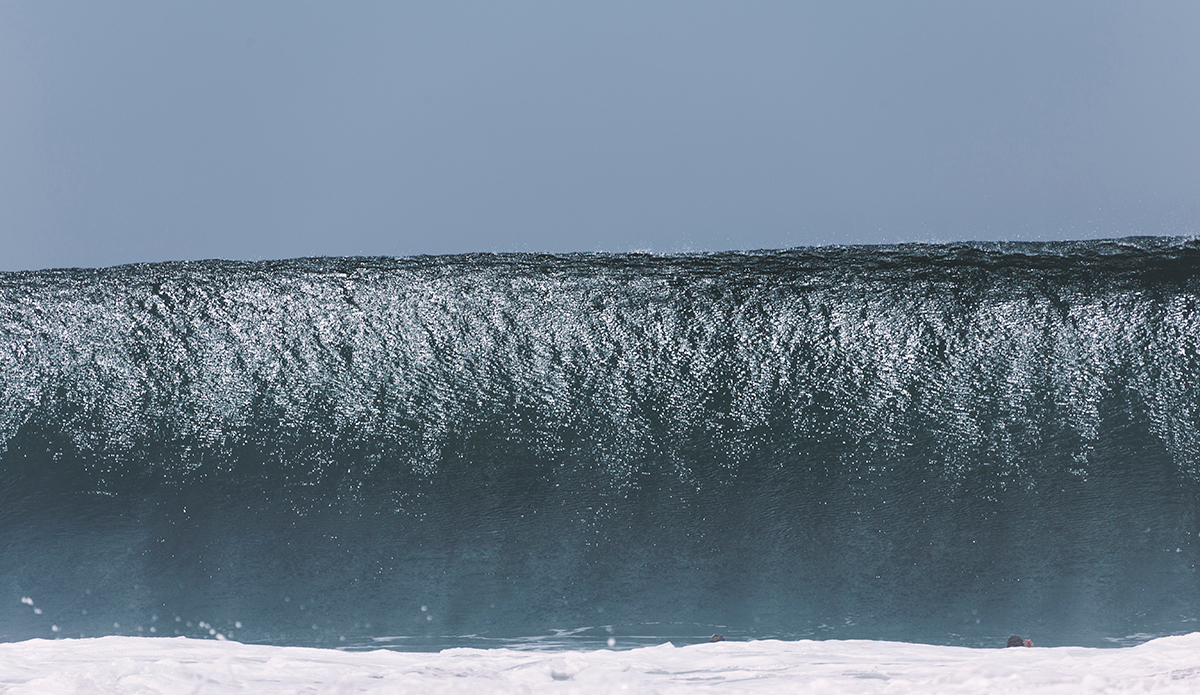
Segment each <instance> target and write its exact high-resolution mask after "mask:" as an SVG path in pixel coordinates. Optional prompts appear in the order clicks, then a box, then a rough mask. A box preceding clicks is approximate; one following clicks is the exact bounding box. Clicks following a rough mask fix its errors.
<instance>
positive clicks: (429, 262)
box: [0, 239, 1200, 649]
mask: <svg viewBox="0 0 1200 695" xmlns="http://www.w3.org/2000/svg"><path fill="white" fill-rule="evenodd" d="M1198 270H1200V243H1197V242H1195V241H1191V240H1180V239H1129V240H1121V241H1096V242H1080V243H1062V244H956V245H949V246H925V245H913V246H896V247H856V248H815V249H799V250H792V251H778V252H761V253H750V254H712V255H689V256H665V257H664V256H648V255H568V256H539V255H473V256H453V257H429V258H412V259H384V258H338V259H308V260H298V261H280V262H263V263H231V262H219V261H212V262H198V263H167V264H155V265H136V266H124V267H118V268H108V269H100V270H60V271H43V272H24V273H4V274H0V639H4V640H15V639H26V638H30V637H54V636H59V637H61V636H71V637H77V636H79V635H86V636H98V635H105V634H147V635H149V634H155V635H173V634H176V631H178V632H179V634H187V635H193V636H201V635H208V634H209V631H210V630H211V631H212V632H213V633H220V634H223V635H228V636H231V637H233V638H234V639H239V640H245V641H253V642H266V643H272V644H295V645H321V646H348V647H368V646H390V647H398V648H406V649H409V648H437V647H444V646H454V645H483V644H507V645H522V644H530V645H535V646H536V645H542V646H544V645H560V644H561V645H568V646H571V645H573V646H587V645H602V644H604V643H606V641H607V639H608V638H609V637H610V636H612V637H613V638H614V639H616V640H618V643H619V644H621V645H627V646H631V645H633V644H637V643H645V642H654V641H662V640H663V639H672V640H674V641H676V643H680V642H687V641H689V640H699V639H701V638H704V637H707V635H709V634H711V633H712V632H721V633H723V634H725V635H726V636H727V637H734V638H755V637H782V638H789V639H793V638H803V637H813V638H869V639H895V640H905V641H921V642H931V643H938V644H966V645H992V644H1002V643H1003V641H1004V639H1005V638H1006V637H1007V636H1008V635H1009V634H1013V633H1017V634H1022V635H1029V636H1033V637H1035V639H1036V641H1037V642H1038V644H1039V645H1043V644H1044V645H1054V644H1084V645H1101V646H1102V645H1107V644H1115V643H1129V642H1136V641H1141V640H1144V639H1148V638H1149V637H1150V636H1158V635H1165V634H1176V633H1184V632H1191V631H1194V630H1196V629H1197V627H1198V626H1197V622H1196V621H1197V619H1198V618H1200V582H1198V581H1197V575H1196V571H1195V568H1196V564H1197V559H1198V557H1197V555H1198V552H1200V536H1198V535H1197V534H1198V533H1200V519H1198V518H1197V512H1198V511H1200V497H1198V495H1197V493H1198V492H1200V358H1198V354H1200V353H1198V347H1200V323H1198V315H1197V299H1198V297H1200V273H1198ZM24 598H28V599H30V601H27V602H22V599H24ZM30 602H32V605H30ZM34 609H37V610H38V611H40V613H38V612H35V610H34ZM177 618H178V620H177ZM239 625H240V626H239ZM55 627H57V628H58V630H57V631H54V629H53V628H55ZM152 628H153V630H154V632H153V633H151V632H150V631H151V629H152Z"/></svg>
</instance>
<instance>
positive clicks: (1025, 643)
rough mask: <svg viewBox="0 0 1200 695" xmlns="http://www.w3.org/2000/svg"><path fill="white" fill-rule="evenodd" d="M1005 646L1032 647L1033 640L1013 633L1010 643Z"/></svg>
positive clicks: (1009, 639)
mask: <svg viewBox="0 0 1200 695" xmlns="http://www.w3.org/2000/svg"><path fill="white" fill-rule="evenodd" d="M1004 646H1005V647H1032V646H1033V640H1031V639H1021V638H1020V637H1017V636H1016V635H1013V636H1012V637H1009V638H1008V644H1006V645H1004Z"/></svg>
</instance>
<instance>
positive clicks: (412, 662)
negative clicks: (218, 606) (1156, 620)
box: [0, 634, 1200, 695]
mask: <svg viewBox="0 0 1200 695" xmlns="http://www.w3.org/2000/svg"><path fill="white" fill-rule="evenodd" d="M0 692H5V693H11V694H12V695H58V694H60V693H81V694H83V693H164V694H173V693H196V694H200V693H204V694H208V695H219V694H222V693H263V694H274V693H279V694H283V693H289V694H290V693H297V694H298V693H434V694H436V693H478V692H487V693H627V692H629V693H662V694H668V693H706V692H712V693H762V694H766V693H829V694H835V693H892V694H895V693H1045V694H1050V693H1147V692H1149V693H1196V692H1200V634H1190V635H1184V636H1178V637H1163V638H1159V639H1156V640H1153V641H1151V642H1147V643H1145V644H1141V645H1138V646H1136V647H1126V648H1117V649H1094V648H1092V649H1088V648H1080V647H1055V648H1046V649H1043V648H1038V647H1035V648H1032V649H1026V648H1012V649H972V648H965V647H940V646H932V645H924V644H905V643H897V642H877V641H864V640H828V641H808V640H802V641H796V642H782V641H775V640H764V641H751V642H731V641H726V642H719V643H715V644H694V645H688V646H682V647H677V646H675V645H673V644H671V643H665V644H662V645H658V646H653V647H640V648H636V649H631V650H608V649H602V650H591V651H547V650H514V649H504V648H498V649H468V648H460V649H448V650H443V651H441V652H438V653H419V652H399V651H386V650H380V651H370V652H345V651H336V650H326V649H313V648H304V647H271V646H258V645H247V644H237V643H234V642H230V641H217V640H197V639H189V638H182V637H177V638H139V637H101V638H95V639H84V640H54V641H52V640H30V641H26V642H20V643H15V644H3V645H0Z"/></svg>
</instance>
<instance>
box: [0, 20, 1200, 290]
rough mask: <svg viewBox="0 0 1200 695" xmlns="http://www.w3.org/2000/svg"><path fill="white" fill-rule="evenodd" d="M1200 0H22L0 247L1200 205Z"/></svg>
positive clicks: (924, 230)
mask: <svg viewBox="0 0 1200 695" xmlns="http://www.w3.org/2000/svg"><path fill="white" fill-rule="evenodd" d="M1198 36H1200V3H1197V2H1194V1H1193V0H1155V1H1154V2H1128V1H1117V0H1062V1H1060V2H1045V1H1044V0H1036V1H1030V0H1014V1H1012V2H989V3H967V2H960V1H958V0H946V1H936V2H935V1H929V0H912V1H911V2H866V1H863V2H799V1H798V0H795V1H787V2H771V1H769V0H762V1H758V2H733V1H732V0H731V1H728V2H706V1H704V0H686V1H679V2H675V1H669V0H662V1H656V0H636V1H628V2H627V1H625V0H604V1H603V2H572V1H569V0H556V1H550V2H523V1H522V2H502V1H495V0H489V1H487V2H457V1H455V0H447V1H444V2H443V1H438V2H420V3H409V2H356V3H337V2H320V3H316V2H303V1H301V0H287V1H286V2H271V1H268V0H256V1H255V2H243V1H240V0H239V1H223V0H206V1H205V2H198V3H182V2H160V1H153V2H151V1H144V2H131V1H127V0H109V1H106V2H104V3H95V2H85V1H82V0H81V1H78V2H61V1H56V0H36V1H33V2H26V1H24V0H0V270H24V269H40V268H55V267H99V266H110V265H117V264H124V263H135V262H149V261H163V260H198V259H206V258H227V259H243V260H257V259H275V258H295V257H301V256H350V255H369V256H377V255H385V256H410V255H418V254H451V253H468V252H479V251H487V252H493V251H494V252H508V251H523V252H555V253H558V252H573V251H584V252H589V251H609V252H627V251H649V252H654V253H678V252H701V251H723V250H750V249H765V248H787V247H794V246H810V245H825V244H878V243H898V242H947V241H958V240H1030V241H1032V240H1058V239H1090V238H1106V237H1121V236H1131V235H1171V236H1192V235H1195V234H1197V233H1200V126H1198V125H1197V124H1200V40H1197V37H1198Z"/></svg>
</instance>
